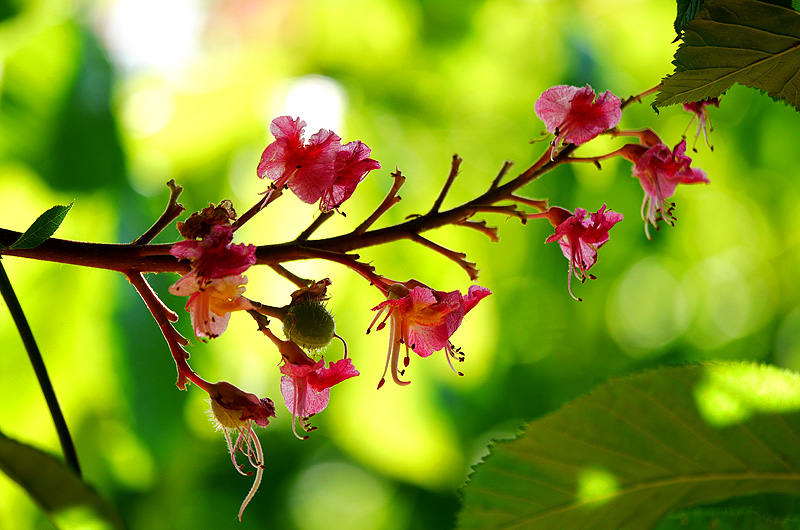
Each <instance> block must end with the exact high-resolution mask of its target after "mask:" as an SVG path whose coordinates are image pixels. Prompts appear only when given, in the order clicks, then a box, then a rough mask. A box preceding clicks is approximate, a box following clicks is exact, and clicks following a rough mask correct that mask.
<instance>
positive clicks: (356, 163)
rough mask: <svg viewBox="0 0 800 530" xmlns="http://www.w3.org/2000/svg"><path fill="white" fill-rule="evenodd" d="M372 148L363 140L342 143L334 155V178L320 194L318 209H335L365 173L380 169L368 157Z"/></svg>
mask: <svg viewBox="0 0 800 530" xmlns="http://www.w3.org/2000/svg"><path fill="white" fill-rule="evenodd" d="M371 152H372V150H371V149H370V148H369V147H367V145H366V144H365V143H363V142H360V141H356V142H350V143H347V144H344V145H343V146H342V147H341V149H339V152H338V153H337V155H336V163H335V164H334V169H335V171H336V178H335V179H334V181H333V184H332V185H331V187H330V188H328V189H326V190H325V191H324V192H323V194H322V200H320V203H319V209H320V210H322V211H323V212H327V211H330V210H335V209H336V208H338V207H339V206H341V205H342V203H343V202H344V201H346V200H347V199H349V198H350V196H351V195H352V194H353V192H354V191H355V189H356V186H358V184H359V183H360V182H361V181H362V180H364V179H365V178H366V176H367V173H369V172H370V171H372V170H373V169H380V168H381V165H380V163H378V161H377V160H373V159H371V158H369V155H370V153H371Z"/></svg>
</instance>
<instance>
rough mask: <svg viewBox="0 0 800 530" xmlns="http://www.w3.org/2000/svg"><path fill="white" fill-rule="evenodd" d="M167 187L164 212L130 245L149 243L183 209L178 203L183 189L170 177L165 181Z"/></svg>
mask: <svg viewBox="0 0 800 530" xmlns="http://www.w3.org/2000/svg"><path fill="white" fill-rule="evenodd" d="M167 187H169V189H170V193H169V201H168V202H167V208H166V209H165V210H164V213H162V214H161V217H159V218H158V220H157V221H156V222H155V223H154V224H153V226H151V227H150V228H149V229H148V230H147V232H145V233H144V234H142V235H141V236H139V237H138V238H136V239H135V240H134V241H133V243H131V245H134V246H139V245H146V244H148V243H150V242H151V241H152V240H153V239H154V238H155V237H156V236H157V235H158V234H160V233H161V231H162V230H164V229H165V228H166V227H167V226H169V225H170V223H172V221H174V220H175V219H177V218H178V216H179V215H180V214H181V213H182V212H183V210H185V208H184V207H183V205H182V204H178V196H179V195H180V194H181V192H182V191H183V188H182V187H180V186H178V185H177V184H175V179H171V180H170V181H169V182H167Z"/></svg>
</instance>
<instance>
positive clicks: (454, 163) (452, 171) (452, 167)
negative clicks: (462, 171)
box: [428, 155, 462, 215]
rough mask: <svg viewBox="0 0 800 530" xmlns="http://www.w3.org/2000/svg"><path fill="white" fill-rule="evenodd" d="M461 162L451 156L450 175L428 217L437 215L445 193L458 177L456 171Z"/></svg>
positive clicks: (458, 158)
mask: <svg viewBox="0 0 800 530" xmlns="http://www.w3.org/2000/svg"><path fill="white" fill-rule="evenodd" d="M461 162H462V160H461V157H459V156H458V155H453V159H452V160H451V161H450V173H449V174H448V175H447V180H445V182H444V186H443V187H442V191H441V192H440V193H439V196H438V197H436V201H435V202H434V203H433V206H432V207H431V210H430V211H429V212H428V215H431V214H434V213H437V212H438V211H439V208H441V206H442V203H443V202H444V198H445V197H446V196H447V192H448V191H450V186H452V185H453V181H454V180H456V177H457V176H458V169H459V168H460V167H461Z"/></svg>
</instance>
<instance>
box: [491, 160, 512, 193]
mask: <svg viewBox="0 0 800 530" xmlns="http://www.w3.org/2000/svg"><path fill="white" fill-rule="evenodd" d="M513 165H514V162H512V161H510V160H506V161H505V162H503V167H501V168H500V171H499V172H498V173H497V176H496V177H495V178H494V180H493V181H492V183H491V185H490V186H489V191H492V190H493V189H495V188H497V186H499V185H500V181H502V180H503V178H504V177H505V176H506V174H507V173H508V171H509V170H510V169H511V166H513Z"/></svg>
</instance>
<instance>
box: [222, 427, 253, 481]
mask: <svg viewBox="0 0 800 530" xmlns="http://www.w3.org/2000/svg"><path fill="white" fill-rule="evenodd" d="M222 434H224V435H225V441H226V442H228V451H230V453H231V462H233V467H235V468H236V471H238V472H239V474H240V475H242V476H245V477H248V476H250V475H252V473H245V472H244V471H242V466H241V465H240V464H239V463H238V462H237V461H236V448H237V447H238V445H239V440H238V439H237V440H236V445H234V444H233V442H231V435H230V433H229V432H228V429H226V428H224V427H223V428H222Z"/></svg>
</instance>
